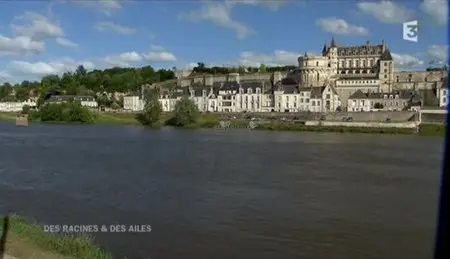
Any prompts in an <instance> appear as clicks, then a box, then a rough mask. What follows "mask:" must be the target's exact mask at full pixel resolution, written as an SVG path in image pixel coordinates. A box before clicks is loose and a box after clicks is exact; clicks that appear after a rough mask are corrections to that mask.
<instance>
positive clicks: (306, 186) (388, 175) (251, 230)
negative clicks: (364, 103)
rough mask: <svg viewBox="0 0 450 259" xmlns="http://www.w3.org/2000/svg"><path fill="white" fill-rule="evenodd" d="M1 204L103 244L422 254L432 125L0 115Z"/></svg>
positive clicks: (117, 250)
mask: <svg viewBox="0 0 450 259" xmlns="http://www.w3.org/2000/svg"><path fill="white" fill-rule="evenodd" d="M0 142H1V145H0V156H1V158H0V199H1V203H0V210H1V212H3V213H5V212H7V211H12V212H16V213H18V214H21V215H24V216H26V217H29V218H32V219H35V220H37V221H38V222H40V223H42V224H52V225H56V224H105V225H111V224H127V225H129V224H144V225H151V228H152V230H151V232H147V233H129V232H126V233H96V234H95V236H96V241H97V242H98V243H99V244H101V245H102V246H103V247H105V248H106V249H107V250H109V251H111V252H112V253H114V255H115V257H116V258H123V257H124V256H127V257H128V258H136V259H144V258H152V259H159V258H161V259H166V258H167V259H175V258H180V259H183V258H188V259H190V258H192V259H203V258H205V259H206V258H208V259H212V258H214V259H230V258H233V259H240V258H242V259H251V258H255V259H290V258H296V259H297V258H306V259H308V258H311V259H316V258H317V259H327V258H333V259H341V258H342V259H352V258H365V259H371V258H373V259H375V258H380V259H389V258H392V259H398V258H408V259H415V258H417V259H419V258H421V259H425V258H427V259H428V258H431V255H432V248H433V242H434V233H435V220H436V207H437V200H438V188H439V179H440V166H441V149H442V139H439V138H426V137H415V136H388V135H384V136H381V135H358V134H348V135H345V134H331V133H330V134H329V133H291V132H262V131H248V130H175V129H162V130H148V129H143V128H140V127H127V126H98V125H96V126H68V125H31V126H29V127H22V128H21V127H15V126H14V125H12V124H10V123H6V122H1V123H0Z"/></svg>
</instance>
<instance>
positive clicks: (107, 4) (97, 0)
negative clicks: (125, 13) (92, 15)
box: [71, 0, 123, 16]
mask: <svg viewBox="0 0 450 259" xmlns="http://www.w3.org/2000/svg"><path fill="white" fill-rule="evenodd" d="M71 2H72V3H75V4H78V5H82V6H86V7H90V8H93V9H96V10H98V11H100V12H102V13H103V14H105V15H107V16H110V15H112V14H113V13H114V12H117V11H119V10H120V9H122V7H123V6H122V4H121V3H120V1H119V0H91V1H89V0H71Z"/></svg>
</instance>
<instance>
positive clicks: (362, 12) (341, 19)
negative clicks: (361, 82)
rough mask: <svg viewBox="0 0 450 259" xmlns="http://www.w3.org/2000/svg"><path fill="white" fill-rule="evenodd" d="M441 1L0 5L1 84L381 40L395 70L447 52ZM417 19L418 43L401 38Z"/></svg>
mask: <svg viewBox="0 0 450 259" xmlns="http://www.w3.org/2000/svg"><path fill="white" fill-rule="evenodd" d="M447 4H448V3H447V0H424V1H417V0H414V1H395V3H394V2H390V1H367V2H364V1H356V0H354V1H353V0H342V1H337V0H336V1H332V0H320V1H319V0H316V1H306V0H296V1H288V0H285V1H283V0H279V1H269V0H240V1H201V0H198V1H189V0H184V1H182V0H178V1H168V0H167V1H150V0H148V1H144V0H142V1H118V0H100V1H99V0H90V1H79V0H54V1H47V2H46V1H35V2H33V1H2V2H0V8H1V14H2V15H1V16H0V56H1V57H0V82H1V81H2V80H3V81H5V80H8V81H17V80H23V79H39V78H40V77H42V76H43V75H46V74H51V73H62V72H64V71H68V70H72V69H73V68H74V67H76V66H77V65H79V64H82V65H84V66H85V67H86V68H87V69H93V68H106V67H112V66H143V65H152V66H155V67H158V68H160V67H166V68H172V67H174V66H176V67H177V68H184V67H189V66H192V65H193V64H195V63H196V62H199V61H201V62H204V63H206V64H207V65H224V64H225V65H252V66H255V65H256V66H257V65H259V64H260V63H265V64H296V59H297V57H298V56H299V55H301V54H303V53H304V52H305V51H306V52H308V53H316V54H317V53H320V51H321V49H322V46H323V44H324V43H325V42H329V41H330V40H331V37H333V36H334V37H335V38H336V41H337V42H338V44H340V45H358V44H364V43H365V42H366V41H367V40H369V41H370V42H371V43H374V44H375V43H380V42H381V40H385V41H386V43H387V45H388V47H389V48H390V49H391V52H392V53H393V57H394V58H395V61H396V66H397V68H400V69H401V70H411V69H412V70H418V69H423V68H424V67H427V66H428V65H429V64H430V63H434V64H443V62H445V60H446V58H447V39H446V37H447V36H446V35H447V17H448V11H447V10H448V9H447ZM410 20H418V21H419V24H420V32H419V42H417V43H414V42H407V41H404V40H403V39H402V28H403V26H402V23H403V22H405V21H410Z"/></svg>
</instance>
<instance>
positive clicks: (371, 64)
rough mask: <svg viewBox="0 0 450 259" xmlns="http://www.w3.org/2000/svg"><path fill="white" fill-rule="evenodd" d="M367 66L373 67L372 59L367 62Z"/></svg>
mask: <svg viewBox="0 0 450 259" xmlns="http://www.w3.org/2000/svg"><path fill="white" fill-rule="evenodd" d="M369 64H370V66H371V67H373V59H371V60H369Z"/></svg>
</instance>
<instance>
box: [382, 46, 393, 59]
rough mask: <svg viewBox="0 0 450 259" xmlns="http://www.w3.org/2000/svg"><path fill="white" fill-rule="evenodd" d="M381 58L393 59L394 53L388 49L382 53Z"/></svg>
mask: <svg viewBox="0 0 450 259" xmlns="http://www.w3.org/2000/svg"><path fill="white" fill-rule="evenodd" d="M380 60H383V61H392V60H393V59H392V55H391V52H390V51H389V49H386V50H385V51H384V52H383V54H381V57H380Z"/></svg>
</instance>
